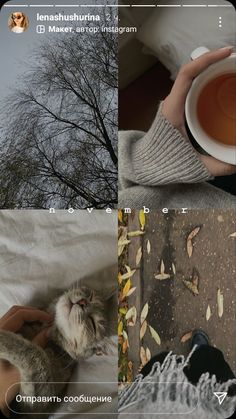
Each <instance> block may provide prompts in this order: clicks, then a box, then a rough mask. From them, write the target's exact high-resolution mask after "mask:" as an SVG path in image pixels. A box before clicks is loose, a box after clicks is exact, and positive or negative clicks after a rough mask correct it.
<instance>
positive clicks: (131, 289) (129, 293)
mask: <svg viewBox="0 0 236 419" xmlns="http://www.w3.org/2000/svg"><path fill="white" fill-rule="evenodd" d="M136 288H137V287H132V288H130V290H129V292H128V293H127V295H126V297H129V296H130V295H131V294H133V292H134V291H135V290H136Z"/></svg>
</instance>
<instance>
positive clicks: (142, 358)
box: [139, 346, 147, 366]
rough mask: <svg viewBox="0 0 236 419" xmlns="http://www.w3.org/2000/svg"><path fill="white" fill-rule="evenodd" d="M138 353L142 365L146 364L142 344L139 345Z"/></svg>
mask: <svg viewBox="0 0 236 419" xmlns="http://www.w3.org/2000/svg"><path fill="white" fill-rule="evenodd" d="M139 354H140V360H141V364H142V366H144V365H146V363H147V357H146V351H145V349H144V347H143V346H141V348H140V353H139Z"/></svg>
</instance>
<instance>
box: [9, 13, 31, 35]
mask: <svg viewBox="0 0 236 419" xmlns="http://www.w3.org/2000/svg"><path fill="white" fill-rule="evenodd" d="M8 27H9V29H10V30H11V31H12V32H14V33H23V32H25V31H26V30H27V29H28V27H29V18H28V17H27V16H26V15H25V14H24V13H22V12H13V13H12V14H11V15H10V17H9V20H8Z"/></svg>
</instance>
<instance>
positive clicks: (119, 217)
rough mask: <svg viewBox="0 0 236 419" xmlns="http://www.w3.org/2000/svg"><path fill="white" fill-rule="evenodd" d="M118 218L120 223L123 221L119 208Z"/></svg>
mask: <svg viewBox="0 0 236 419" xmlns="http://www.w3.org/2000/svg"><path fill="white" fill-rule="evenodd" d="M118 220H119V221H120V223H122V222H123V212H122V210H121V209H119V210H118Z"/></svg>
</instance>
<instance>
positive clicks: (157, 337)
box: [149, 325, 161, 345]
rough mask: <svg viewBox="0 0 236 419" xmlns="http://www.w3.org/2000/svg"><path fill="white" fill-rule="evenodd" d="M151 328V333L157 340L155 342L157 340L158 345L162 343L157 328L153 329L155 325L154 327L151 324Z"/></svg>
mask: <svg viewBox="0 0 236 419" xmlns="http://www.w3.org/2000/svg"><path fill="white" fill-rule="evenodd" d="M149 329H150V333H151V335H152V337H153V339H154V340H155V342H156V343H157V344H158V345H160V344H161V338H160V336H159V335H158V333H157V331H156V330H155V329H153V327H152V326H150V325H149Z"/></svg>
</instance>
